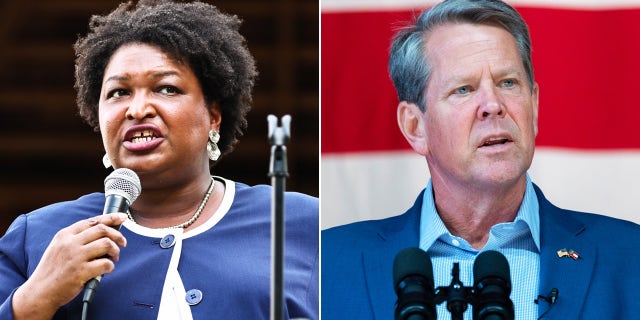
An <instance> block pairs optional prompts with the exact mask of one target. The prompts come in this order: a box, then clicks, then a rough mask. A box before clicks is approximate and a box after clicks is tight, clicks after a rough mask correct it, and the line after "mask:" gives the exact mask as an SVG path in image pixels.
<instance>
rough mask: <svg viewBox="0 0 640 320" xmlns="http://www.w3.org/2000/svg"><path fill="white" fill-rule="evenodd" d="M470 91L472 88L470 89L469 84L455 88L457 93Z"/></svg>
mask: <svg viewBox="0 0 640 320" xmlns="http://www.w3.org/2000/svg"><path fill="white" fill-rule="evenodd" d="M470 91H471V89H469V86H464V87H460V88H457V89H456V90H455V93H456V94H467V93H469V92H470Z"/></svg>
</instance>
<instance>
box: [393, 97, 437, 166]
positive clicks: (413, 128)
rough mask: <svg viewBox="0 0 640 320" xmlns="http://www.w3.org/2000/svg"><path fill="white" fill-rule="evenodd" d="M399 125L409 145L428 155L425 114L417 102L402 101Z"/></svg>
mask: <svg viewBox="0 0 640 320" xmlns="http://www.w3.org/2000/svg"><path fill="white" fill-rule="evenodd" d="M397 112H398V114H397V116H398V126H399V127H400V131H402V134H403V135H404V138H405V139H407V142H409V145H411V147H412V148H413V150H415V151H416V152H417V153H419V154H421V155H423V156H426V155H427V153H428V150H429V148H428V141H427V133H426V131H425V129H426V127H425V114H424V112H422V110H420V108H419V107H418V106H417V105H416V104H415V103H410V102H407V101H401V102H400V103H399V104H398V110H397Z"/></svg>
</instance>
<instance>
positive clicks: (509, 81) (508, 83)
mask: <svg viewBox="0 0 640 320" xmlns="http://www.w3.org/2000/svg"><path fill="white" fill-rule="evenodd" d="M502 85H503V86H505V87H507V88H511V87H513V86H515V85H516V82H515V81H514V80H513V79H507V80H504V81H502Z"/></svg>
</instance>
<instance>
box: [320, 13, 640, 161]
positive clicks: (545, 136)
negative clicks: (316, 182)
mask: <svg viewBox="0 0 640 320" xmlns="http://www.w3.org/2000/svg"><path fill="white" fill-rule="evenodd" d="M518 10H519V11H520V12H521V13H522V15H523V17H524V18H525V20H526V21H527V23H528V24H529V26H530V29H531V36H532V42H533V50H534V53H533V59H534V67H535V73H536V81H537V82H538V83H539V84H540V123H539V129H540V130H539V132H540V133H539V135H538V139H537V144H538V145H540V146H553V147H568V148H587V149H631V148H640V139H639V135H638V133H637V131H638V130H636V129H635V127H636V124H635V123H636V122H637V121H638V120H640V108H639V107H637V106H636V105H637V102H636V95H635V93H636V91H635V90H636V88H635V80H636V75H638V74H640V58H639V57H640V42H638V41H637V40H636V38H637V37H638V36H637V32H638V30H640V9H628V10H597V11H593V10H589V11H580V10H564V9H562V10H561V9H548V8H518ZM418 12H419V10H416V11H415V12H408V11H402V12H346V13H323V14H322V53H321V54H322V70H321V72H322V83H321V85H322V93H321V97H322V152H323V153H333V152H355V151H381V150H399V149H407V148H409V146H408V144H407V143H406V142H405V141H404V138H403V137H402V135H401V133H400V131H399V130H398V128H397V125H396V115H395V109H396V105H397V98H396V95H395V91H394V90H393V86H392V84H391V81H390V79H389V76H388V73H387V59H388V51H389V50H388V48H389V44H390V39H391V37H392V34H393V31H394V29H397V28H398V27H400V26H403V25H405V24H406V22H407V21H410V20H411V19H412V17H413V16H414V15H416V14H418Z"/></svg>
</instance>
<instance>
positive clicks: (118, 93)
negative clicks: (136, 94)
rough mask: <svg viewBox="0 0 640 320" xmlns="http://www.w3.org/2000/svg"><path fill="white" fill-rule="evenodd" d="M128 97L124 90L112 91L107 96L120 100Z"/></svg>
mask: <svg viewBox="0 0 640 320" xmlns="http://www.w3.org/2000/svg"><path fill="white" fill-rule="evenodd" d="M125 95H127V91H126V90H123V89H115V90H111V91H109V93H108V94H107V98H120V97H122V96H125Z"/></svg>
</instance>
